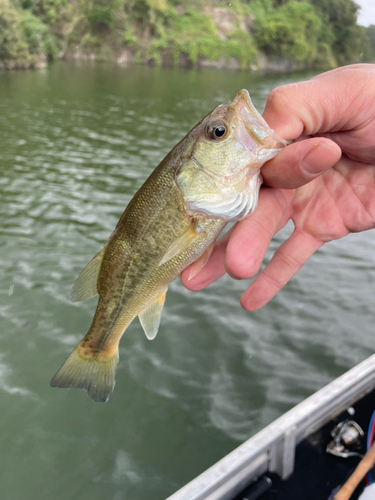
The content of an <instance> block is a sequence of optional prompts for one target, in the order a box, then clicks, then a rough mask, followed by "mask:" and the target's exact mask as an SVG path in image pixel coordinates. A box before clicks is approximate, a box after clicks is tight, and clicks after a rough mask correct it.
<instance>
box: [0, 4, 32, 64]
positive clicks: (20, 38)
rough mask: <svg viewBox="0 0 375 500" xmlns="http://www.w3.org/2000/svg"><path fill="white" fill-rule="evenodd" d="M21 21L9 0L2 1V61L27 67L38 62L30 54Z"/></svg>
mask: <svg viewBox="0 0 375 500" xmlns="http://www.w3.org/2000/svg"><path fill="white" fill-rule="evenodd" d="M21 20H22V15H21V14H20V13H18V12H17V11H16V9H14V8H13V7H12V6H11V5H10V3H9V1H8V0H0V60H3V61H6V62H14V63H15V64H17V65H24V64H26V65H27V64H29V63H32V62H36V60H35V59H33V58H32V56H31V55H30V53H29V50H28V46H27V42H26V39H25V35H24V33H23V31H22V27H21Z"/></svg>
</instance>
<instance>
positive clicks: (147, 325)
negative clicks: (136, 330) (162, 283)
mask: <svg viewBox="0 0 375 500" xmlns="http://www.w3.org/2000/svg"><path fill="white" fill-rule="evenodd" d="M167 290H168V287H167V288H165V289H164V290H163V291H162V292H161V294H160V295H159V296H158V297H156V299H155V300H154V302H152V303H151V304H149V305H148V306H147V307H146V309H145V310H144V311H143V312H141V314H140V315H139V321H140V322H141V325H142V328H143V330H144V332H145V334H146V337H147V338H148V339H149V340H152V339H154V338H155V337H156V334H157V333H158V328H159V325H160V318H161V313H162V311H163V306H164V302H165V296H166V293H167Z"/></svg>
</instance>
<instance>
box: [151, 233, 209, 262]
mask: <svg viewBox="0 0 375 500" xmlns="http://www.w3.org/2000/svg"><path fill="white" fill-rule="evenodd" d="M198 236H199V232H197V231H196V229H195V226H194V224H190V225H189V227H188V228H187V229H186V231H185V232H184V233H182V235H181V236H179V237H178V238H177V239H176V240H174V242H173V243H171V245H170V246H169V247H168V250H167V251H166V253H165V255H164V257H163V258H162V259H161V261H160V262H159V266H162V265H163V264H165V263H166V262H168V261H169V260H171V259H173V257H176V255H178V254H179V253H181V252H183V251H184V250H186V248H187V247H188V246H189V245H191V244H192V243H193V242H194V241H195V239H196V238H198Z"/></svg>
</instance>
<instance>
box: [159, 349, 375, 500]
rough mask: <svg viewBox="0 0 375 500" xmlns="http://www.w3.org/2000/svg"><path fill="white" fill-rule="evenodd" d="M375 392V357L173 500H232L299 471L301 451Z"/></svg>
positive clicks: (250, 441) (270, 427)
mask: <svg viewBox="0 0 375 500" xmlns="http://www.w3.org/2000/svg"><path fill="white" fill-rule="evenodd" d="M374 388H375V354H373V355H372V356H370V357H369V358H367V359H366V360H365V361H363V362H362V363H360V364H358V365H356V366H355V367H354V368H352V369H351V370H349V371H348V372H346V373H344V374H343V375H342V376H340V377H338V378H337V379H335V380H333V381H332V382H331V383H329V384H328V385H326V386H325V387H323V388H322V389H320V390H319V391H317V392H316V393H314V394H313V395H311V396H310V397H309V398H307V399H305V400H304V401H302V402H301V403H299V404H298V405H297V406H295V407H294V408H292V409H291V410H289V411H288V412H286V413H284V415H282V416H281V417H279V418H278V419H277V420H275V421H274V422H272V423H271V424H269V425H268V426H267V427H265V428H264V429H262V430H261V431H260V432H258V433H257V434H255V435H254V436H253V437H251V438H250V439H248V440H247V441H245V442H244V443H243V444H242V445H240V446H239V447H238V448H236V449H235V450H233V451H232V452H231V453H229V454H228V455H226V456H225V457H224V458H222V459H221V460H219V462H217V463H216V464H214V465H213V466H212V467H210V468H209V469H207V470H206V471H205V472H203V473H202V474H200V475H199V476H198V477H196V478H195V479H193V480H192V481H191V482H189V483H188V484H186V485H185V486H183V487H182V488H181V489H180V490H178V491H176V492H175V493H174V494H172V495H171V496H170V497H168V498H167V500H231V499H233V498H234V497H235V496H236V495H237V494H238V493H240V492H241V491H242V490H243V489H244V488H246V486H248V485H249V484H250V483H252V482H253V481H255V480H256V479H257V478H258V477H259V476H260V475H262V474H264V473H266V472H275V473H277V474H278V475H279V476H280V477H281V478H282V479H286V478H288V477H289V476H290V475H291V474H292V472H293V470H294V461H295V448H296V446H297V445H298V444H299V443H300V442H301V441H302V440H303V439H305V438H306V437H307V436H309V435H310V434H312V433H313V432H315V431H316V430H318V429H319V428H320V427H322V426H323V425H324V424H325V423H327V422H328V421H330V420H331V419H333V418H334V417H335V416H337V415H339V414H340V413H341V412H343V411H344V410H345V409H346V408H348V407H349V406H351V405H352V404H354V403H355V402H356V401H358V400H359V399H361V398H362V397H364V396H365V395H366V394H368V393H369V392H371V391H372V390H373V389H374Z"/></svg>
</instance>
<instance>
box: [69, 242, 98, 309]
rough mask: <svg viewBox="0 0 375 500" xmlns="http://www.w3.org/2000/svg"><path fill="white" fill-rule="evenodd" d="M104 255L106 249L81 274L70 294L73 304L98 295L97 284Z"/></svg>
mask: <svg viewBox="0 0 375 500" xmlns="http://www.w3.org/2000/svg"><path fill="white" fill-rule="evenodd" d="M103 255H104V248H103V249H102V250H100V252H99V253H97V254H96V255H95V257H94V258H93V259H91V260H90V262H89V263H88V264H87V266H86V267H85V268H84V269H83V270H82V271H81V272H80V274H79V276H78V278H77V279H76V281H75V283H74V285H73V288H72V291H71V292H70V300H71V301H72V302H79V301H80V300H86V299H89V298H90V297H95V295H98V288H97V283H98V276H99V271H100V268H101V265H102V260H103Z"/></svg>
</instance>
